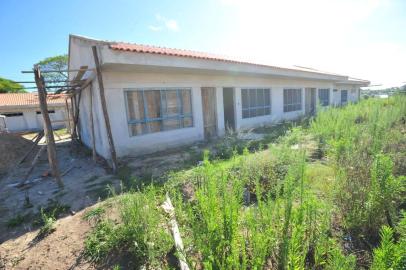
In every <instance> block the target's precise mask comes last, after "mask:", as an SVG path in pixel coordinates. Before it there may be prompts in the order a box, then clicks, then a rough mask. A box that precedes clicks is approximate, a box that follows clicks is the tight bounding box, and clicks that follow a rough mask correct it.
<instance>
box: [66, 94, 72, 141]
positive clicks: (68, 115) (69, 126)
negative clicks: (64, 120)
mask: <svg viewBox="0 0 406 270" xmlns="http://www.w3.org/2000/svg"><path fill="white" fill-rule="evenodd" d="M65 106H66V116H67V117H68V125H67V128H68V130H69V133H70V134H71V136H72V127H71V124H70V113H69V104H68V98H65Z"/></svg>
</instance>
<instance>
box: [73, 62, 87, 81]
mask: <svg viewBox="0 0 406 270" xmlns="http://www.w3.org/2000/svg"><path fill="white" fill-rule="evenodd" d="M86 70H87V66H81V67H80V69H79V71H78V73H77V74H76V76H75V78H73V80H72V81H71V82H72V83H75V82H80V81H81V80H82V77H83V75H85V73H86Z"/></svg>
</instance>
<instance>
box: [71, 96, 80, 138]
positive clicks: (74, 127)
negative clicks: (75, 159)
mask: <svg viewBox="0 0 406 270" xmlns="http://www.w3.org/2000/svg"><path fill="white" fill-rule="evenodd" d="M70 104H71V110H72V124H73V127H72V133H71V134H72V139H74V140H76V139H77V138H78V134H77V133H76V121H75V119H76V114H75V111H76V95H73V96H71V98H70Z"/></svg>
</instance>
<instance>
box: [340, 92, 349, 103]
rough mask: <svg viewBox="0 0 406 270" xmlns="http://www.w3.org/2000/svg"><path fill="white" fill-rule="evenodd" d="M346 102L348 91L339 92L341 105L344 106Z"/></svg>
mask: <svg viewBox="0 0 406 270" xmlns="http://www.w3.org/2000/svg"><path fill="white" fill-rule="evenodd" d="M347 101H348V91H347V90H341V104H345V103H347Z"/></svg>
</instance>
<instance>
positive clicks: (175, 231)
mask: <svg viewBox="0 0 406 270" xmlns="http://www.w3.org/2000/svg"><path fill="white" fill-rule="evenodd" d="M162 208H163V209H164V211H165V212H166V213H167V214H168V215H169V218H170V220H169V224H170V227H171V231H172V236H173V240H174V241H175V248H176V251H177V252H178V258H179V267H180V269H181V270H189V266H188V264H187V262H186V256H185V251H184V247H183V241H182V237H181V235H180V232H179V226H178V223H177V222H176V218H175V208H174V207H173V205H172V202H171V198H169V195H168V194H166V201H165V202H164V203H163V204H162Z"/></svg>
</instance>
